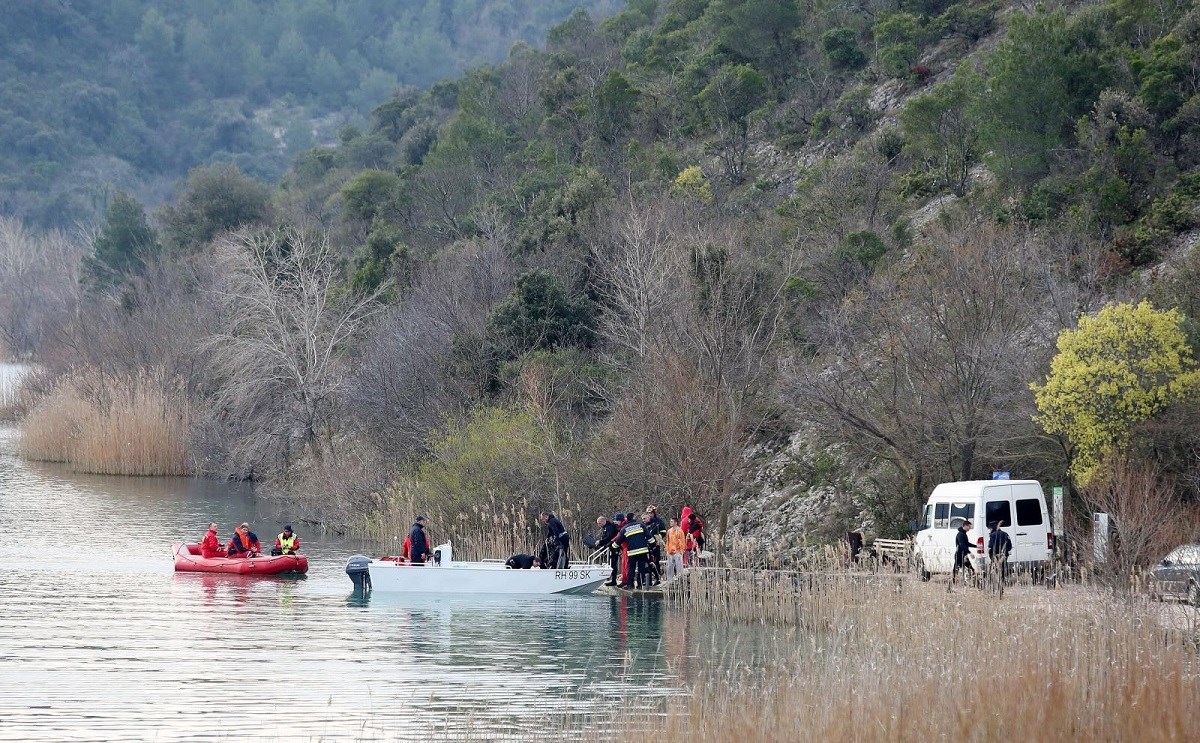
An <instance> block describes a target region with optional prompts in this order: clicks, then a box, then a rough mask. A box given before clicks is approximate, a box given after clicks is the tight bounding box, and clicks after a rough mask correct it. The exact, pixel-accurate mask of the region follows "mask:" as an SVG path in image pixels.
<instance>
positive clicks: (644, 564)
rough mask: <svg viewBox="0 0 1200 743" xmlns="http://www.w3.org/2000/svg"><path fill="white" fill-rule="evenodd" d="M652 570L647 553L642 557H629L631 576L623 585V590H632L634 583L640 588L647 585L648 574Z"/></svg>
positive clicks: (641, 555)
mask: <svg viewBox="0 0 1200 743" xmlns="http://www.w3.org/2000/svg"><path fill="white" fill-rule="evenodd" d="M649 570H650V560H649V559H648V556H647V555H646V553H644V552H643V553H642V554H640V555H630V556H629V575H628V576H627V577H628V580H627V581H626V582H625V583H623V584H622V587H623V588H632V587H633V585H634V583H636V584H637V585H638V587H641V586H644V585H646V573H647V572H648V571H649Z"/></svg>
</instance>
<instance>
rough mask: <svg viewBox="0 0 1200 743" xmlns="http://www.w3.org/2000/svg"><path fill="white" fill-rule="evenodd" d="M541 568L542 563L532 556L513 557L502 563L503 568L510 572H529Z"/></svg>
mask: <svg viewBox="0 0 1200 743" xmlns="http://www.w3.org/2000/svg"><path fill="white" fill-rule="evenodd" d="M541 566H542V561H541V560H540V559H538V558H536V557H534V556H533V555H513V556H512V557H510V558H508V559H507V560H505V561H504V567H506V568H509V569H511V570H529V569H530V568H540V567H541Z"/></svg>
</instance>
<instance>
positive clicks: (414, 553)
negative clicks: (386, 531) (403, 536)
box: [408, 516, 429, 565]
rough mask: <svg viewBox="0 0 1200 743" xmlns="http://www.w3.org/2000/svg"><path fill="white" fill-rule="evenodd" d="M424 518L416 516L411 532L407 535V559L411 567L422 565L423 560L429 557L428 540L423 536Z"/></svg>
mask: <svg viewBox="0 0 1200 743" xmlns="http://www.w3.org/2000/svg"><path fill="white" fill-rule="evenodd" d="M426 523H427V522H426V520H425V517H424V516H418V517H416V518H415V519H413V526H412V531H410V532H409V533H408V541H409V543H410V546H409V548H408V559H409V560H411V561H412V564H413V565H424V564H425V560H426V559H427V558H428V557H429V538H428V537H426V536H425V524H426Z"/></svg>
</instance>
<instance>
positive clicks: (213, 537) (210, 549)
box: [200, 521, 227, 557]
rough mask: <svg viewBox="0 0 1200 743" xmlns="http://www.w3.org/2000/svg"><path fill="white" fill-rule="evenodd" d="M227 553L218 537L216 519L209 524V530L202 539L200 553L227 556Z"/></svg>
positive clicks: (210, 555)
mask: <svg viewBox="0 0 1200 743" xmlns="http://www.w3.org/2000/svg"><path fill="white" fill-rule="evenodd" d="M226 554H227V552H226V550H225V548H224V547H222V546H221V542H220V540H218V539H217V522H215V521H214V522H212V523H211V524H209V525H208V532H207V533H206V534H205V535H204V539H203V540H201V541H200V555H201V556H202V557H225V555H226Z"/></svg>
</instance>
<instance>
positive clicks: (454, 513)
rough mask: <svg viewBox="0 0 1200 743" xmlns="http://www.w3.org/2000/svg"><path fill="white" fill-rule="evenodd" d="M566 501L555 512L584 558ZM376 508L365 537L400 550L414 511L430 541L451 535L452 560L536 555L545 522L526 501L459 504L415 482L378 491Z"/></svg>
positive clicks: (573, 549)
mask: <svg viewBox="0 0 1200 743" xmlns="http://www.w3.org/2000/svg"><path fill="white" fill-rule="evenodd" d="M572 505H573V504H571V503H570V501H569V497H568V502H567V504H566V508H565V509H563V510H562V511H561V512H558V515H559V516H560V518H562V520H563V522H564V524H566V525H567V528H568V529H569V530H570V531H571V559H572V560H575V561H581V560H584V559H586V557H587V553H588V550H587V549H586V548H585V547H584V546H583V545H582V543H581V535H580V532H579V530H578V529H577V528H576V527H575V525H574V524H572V523H571V521H570V519H571V516H572V515H573V514H574V509H572ZM377 506H378V507H377V508H376V509H375V512H374V513H373V514H372V515H371V516H370V517H369V518H368V519H367V520H366V522H365V523H364V524H363V527H362V532H363V533H364V535H365V536H366V538H368V539H370V540H373V541H375V542H378V543H379V544H381V545H383V547H384V549H386V550H389V551H393V552H396V553H399V551H400V547H401V544H402V542H403V540H404V536H405V535H406V534H408V531H409V529H411V528H412V523H413V519H414V518H415V517H416V516H417V515H418V514H420V515H422V516H425V517H426V518H427V519H429V524H428V526H427V529H426V532H427V534H428V535H429V538H430V542H431V544H432V545H438V544H442V543H444V542H446V541H450V542H452V543H453V545H454V559H456V560H485V559H497V558H498V559H506V558H507V557H508V556H509V555H514V554H518V553H523V554H531V555H536V554H537V553H538V548H539V547H540V546H541V544H542V540H543V537H544V533H545V527H544V526H543V525H542V523H541V522H540V521H538V520H537V515H536V514H535V513H532V512H531V509H530V507H529V503H528V501H525V500H522V501H519V502H517V503H504V502H501V501H499V500H497V498H496V497H495V496H489V497H488V498H487V500H485V501H483V502H482V503H477V504H475V505H471V506H467V507H462V506H460V505H457V504H451V503H446V502H445V501H442V500H440V499H438V498H435V497H431V496H429V495H426V494H425V493H423V492H422V491H421V489H420V488H419V487H410V486H397V487H395V488H393V489H392V490H391V491H389V492H388V493H386V494H384V495H381V496H379V499H378V501H377Z"/></svg>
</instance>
